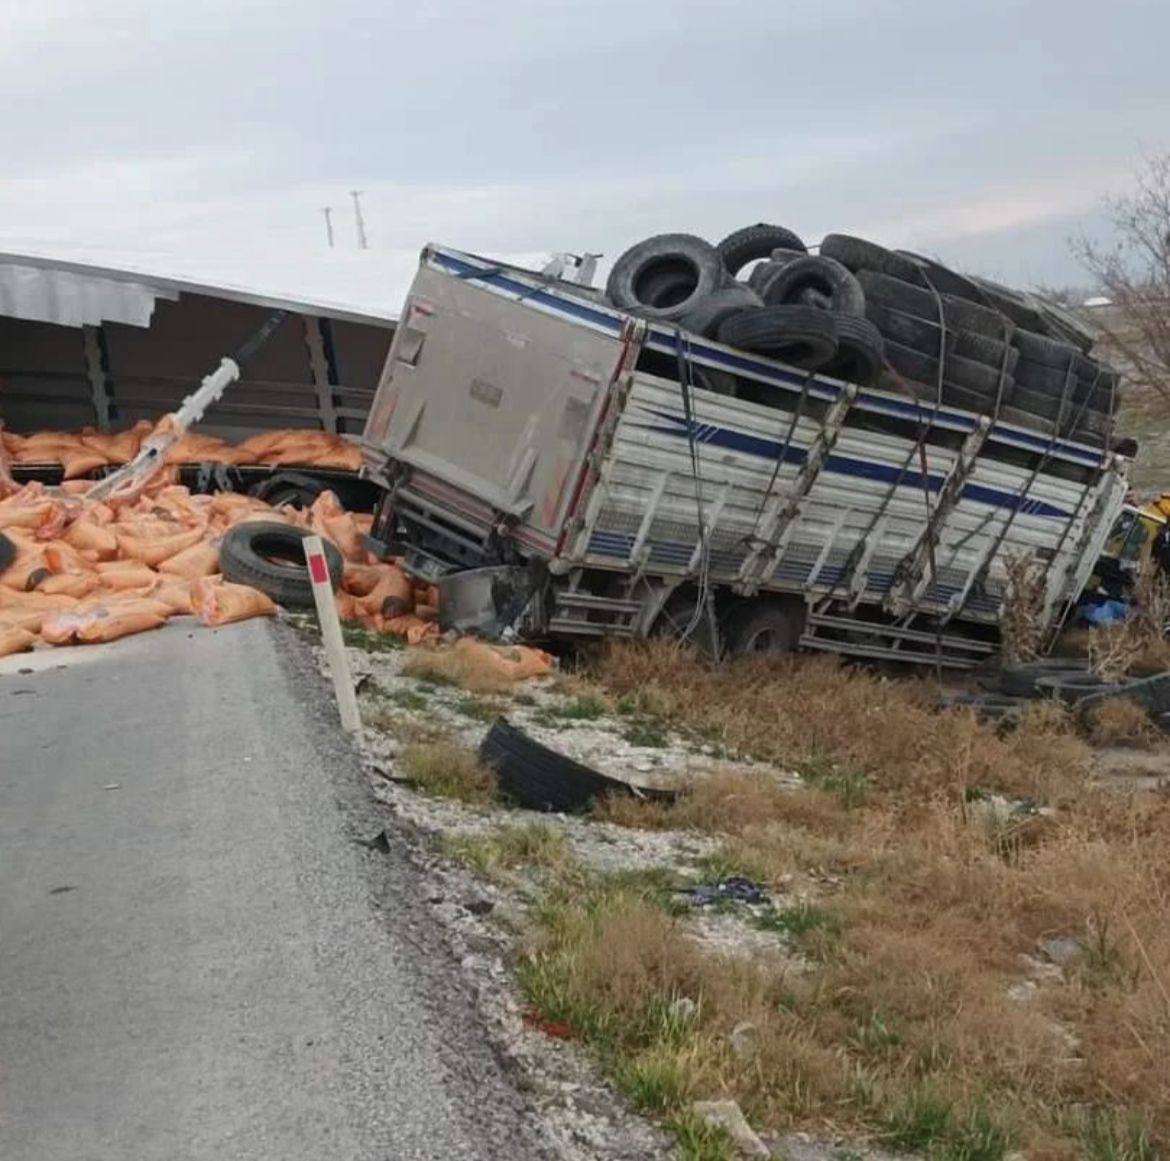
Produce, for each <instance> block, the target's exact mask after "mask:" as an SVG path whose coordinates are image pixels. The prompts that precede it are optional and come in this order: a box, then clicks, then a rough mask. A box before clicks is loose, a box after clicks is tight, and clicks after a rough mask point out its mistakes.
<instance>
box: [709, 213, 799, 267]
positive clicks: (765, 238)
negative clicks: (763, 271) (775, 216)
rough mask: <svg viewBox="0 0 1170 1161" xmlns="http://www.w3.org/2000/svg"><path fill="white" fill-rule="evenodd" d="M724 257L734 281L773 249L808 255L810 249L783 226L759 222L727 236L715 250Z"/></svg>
mask: <svg viewBox="0 0 1170 1161" xmlns="http://www.w3.org/2000/svg"><path fill="white" fill-rule="evenodd" d="M715 249H716V250H718V251H719V253H720V254H721V255H722V257H723V265H724V266H725V267H726V269H727V273H728V274H730V275H731V276H732V278H734V277H735V276H736V275H737V274H738V273H739V272H740V271H741V270H742V269H743V268H744V267H745V266H746V265H747V264H748V263H749V262H755V261H757V260H758V259H760V258H767V257H769V256H770V255H771V254H772V251H773V250H792V251H795V252H797V253H800V254H807V253H808V247H807V246H806V245H805V244H804V242H803V241H802V240H801V238H800V237H799V235H797V234H794V233H793V232H792V231H791V230H789V229H786V228H785V227H784V226H770V225H768V224H767V223H766V222H758V223H757V224H756V225H754V226H744V228H743V229H742V230H736V231H735V232H734V233H733V234H728V235H727V237H726V238H724V239H723V241H722V242H720V243H719V244H718V245H717V246H716V247H715Z"/></svg>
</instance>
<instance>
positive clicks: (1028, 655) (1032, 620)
mask: <svg viewBox="0 0 1170 1161" xmlns="http://www.w3.org/2000/svg"><path fill="white" fill-rule="evenodd" d="M1004 569H1005V571H1006V572H1007V591H1006V593H1005V595H1004V601H1003V608H1002V610H1001V612H1000V640H1001V643H1002V649H1003V658H1004V660H1005V661H1006V662H1008V663H1009V664H1012V665H1018V664H1020V663H1021V662H1024V661H1035V660H1036V658H1037V657H1039V656H1040V654H1041V652H1042V651H1043V649H1044V638H1045V635H1046V633H1047V622H1046V619H1045V615H1044V607H1045V598H1046V594H1047V569H1046V568H1045V566H1044V563H1043V562H1042V561H1041V560H1039V559H1037V558H1036V557H1035V556H1033V555H1031V554H1025V553H1014V554H1010V555H1009V556H1008V557H1007V559H1006V561H1005V563H1004Z"/></svg>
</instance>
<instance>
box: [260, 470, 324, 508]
mask: <svg viewBox="0 0 1170 1161" xmlns="http://www.w3.org/2000/svg"><path fill="white" fill-rule="evenodd" d="M326 487H327V485H326V484H325V483H324V482H323V481H321V480H316V479H314V478H313V477H312V476H306V475H305V474H304V473H302V472H277V473H275V475H271V476H269V477H268V479H266V480H262V481H261V482H260V483H259V484H257V485H256V486H255V487H254V488H252V489H251V490H250V491H249V493H248V494H249V495H250V496H255V497H256V498H257V499H258V500H263V501H264V502H265V503H267V504H271V505H272V506H273V507H274V508H279V507H280V506H281V505H282V504H291V505H292V506H293V507H294V508H308V507H310V506H311V505H312V503H313V501H314V500H316V499H317V497H318V496H320V495H321V493H322V492H324V491H325V489H326Z"/></svg>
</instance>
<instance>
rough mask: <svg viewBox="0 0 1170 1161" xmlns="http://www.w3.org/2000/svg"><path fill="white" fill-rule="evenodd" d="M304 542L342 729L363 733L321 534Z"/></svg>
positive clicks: (308, 537) (318, 619) (318, 620)
mask: <svg viewBox="0 0 1170 1161" xmlns="http://www.w3.org/2000/svg"><path fill="white" fill-rule="evenodd" d="M304 544H305V562H306V563H307V564H308V566H309V579H310V580H311V581H312V582H313V600H314V601H315V602H316V605H317V623H318V624H319V625H320V626H321V641H322V643H323V644H324V646H325V659H326V661H328V662H329V673H330V675H331V676H332V678H333V691H334V693H335V694H336V696H337V712H338V714H339V715H340V716H341V728H342V729H343V730H345V731H346V733H349V734H360V733H361V732H362V719H361V714H359V713H358V703H357V695H356V694H355V693H354V691H353V678H352V677H351V676H350V672H349V659H348V658H347V657H346V655H345V642H344V641H343V640H342V638H341V618H340V617H338V615H337V602H336V601H335V600H334V599H333V585H332V584H331V583H330V581H329V562H328V561H327V560H326V559H325V546H324V545H323V544H322V543H321V537H319V536H306V537H305V540H304Z"/></svg>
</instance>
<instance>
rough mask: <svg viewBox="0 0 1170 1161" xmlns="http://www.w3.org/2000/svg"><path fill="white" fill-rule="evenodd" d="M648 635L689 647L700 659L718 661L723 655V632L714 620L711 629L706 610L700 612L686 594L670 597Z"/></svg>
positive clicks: (697, 604) (692, 599) (695, 602)
mask: <svg viewBox="0 0 1170 1161" xmlns="http://www.w3.org/2000/svg"><path fill="white" fill-rule="evenodd" d="M650 636H651V637H656V638H658V639H659V640H664V641H674V642H676V643H677V644H679V645H689V646H690V647H691V648H692V649H694V650H695V652H696V653H698V654H699V656H700V657H705V658H706V659H707V660H708V661H718V660H719V658H720V657H722V656H723V652H724V642H723V633H722V631H721V630H720V628H719V623H718V620H716V623H715V625H714V627H712V624H711V614H710V612H709V611H708V609H706V608H703V609H701V610H700V608H699V602H698V600H697V598H695V597H694V596H692V595H690V594H680V595H677V596H674V597H671V599H670V600H668V601H667V602H666V604H665V605H664V606H663V609H662V612H661V613H659V614H658V618H657V620H655V622H654V625H653V627H652V628H651V630H650Z"/></svg>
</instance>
